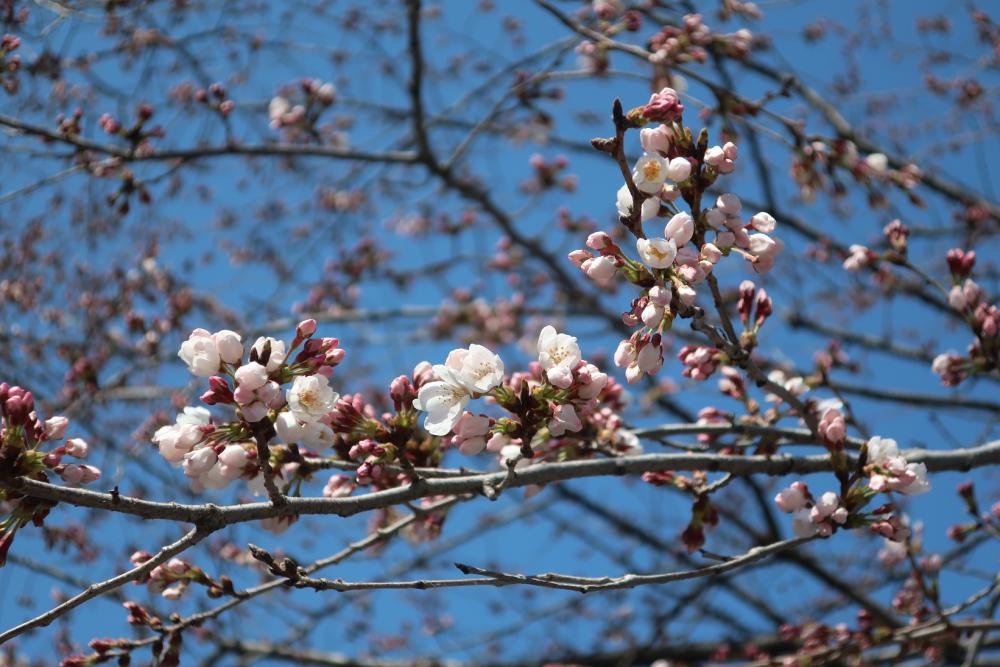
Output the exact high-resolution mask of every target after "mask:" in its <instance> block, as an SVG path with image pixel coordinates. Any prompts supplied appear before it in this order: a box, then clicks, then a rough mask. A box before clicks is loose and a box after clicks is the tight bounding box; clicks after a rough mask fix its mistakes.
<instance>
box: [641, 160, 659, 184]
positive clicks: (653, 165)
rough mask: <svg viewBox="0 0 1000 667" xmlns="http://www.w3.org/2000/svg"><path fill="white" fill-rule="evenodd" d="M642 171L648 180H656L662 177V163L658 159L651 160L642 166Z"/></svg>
mask: <svg viewBox="0 0 1000 667" xmlns="http://www.w3.org/2000/svg"><path fill="white" fill-rule="evenodd" d="M642 173H643V175H644V176H645V177H646V180H647V181H655V180H656V179H657V178H659V177H660V163H659V162H657V161H656V160H650V161H649V162H647V163H646V164H644V165H643V166H642Z"/></svg>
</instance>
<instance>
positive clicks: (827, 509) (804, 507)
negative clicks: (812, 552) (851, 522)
mask: <svg viewBox="0 0 1000 667" xmlns="http://www.w3.org/2000/svg"><path fill="white" fill-rule="evenodd" d="M774 502H775V504H776V505H777V506H778V509H780V510H781V511H782V512H785V513H786V514H791V515H792V530H793V531H794V533H795V536H796V537H812V536H814V535H820V536H822V537H827V536H829V535H832V534H833V531H834V529H835V528H836V527H837V526H842V525H844V524H845V523H847V518H848V516H849V515H850V512H849V511H848V509H847V508H846V507H844V506H843V505H842V502H841V499H840V496H838V495H837V494H836V493H834V492H833V491H827V492H826V493H824V494H823V495H822V496H820V497H819V498H814V497H813V495H812V494H811V493H810V492H809V487H808V486H806V484H805V483H804V482H795V483H793V484H792V485H791V486H789V487H788V488H786V489H784V490H783V491H781V492H780V493H779V494H778V495H777V496H775V497H774Z"/></svg>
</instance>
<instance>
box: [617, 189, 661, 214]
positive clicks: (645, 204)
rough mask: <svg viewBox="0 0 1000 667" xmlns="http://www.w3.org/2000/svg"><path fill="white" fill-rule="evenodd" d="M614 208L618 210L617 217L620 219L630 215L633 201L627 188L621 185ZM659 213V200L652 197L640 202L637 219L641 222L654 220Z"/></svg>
mask: <svg viewBox="0 0 1000 667" xmlns="http://www.w3.org/2000/svg"><path fill="white" fill-rule="evenodd" d="M615 206H616V207H617V209H618V215H619V216H620V217H622V218H627V217H629V216H630V215H632V206H633V199H632V193H631V192H629V190H628V186H627V185H623V186H621V187H620V188H618V196H617V199H616V201H615ZM659 212H660V199H659V198H658V197H656V196H655V195H654V196H652V197H647V198H646V199H643V200H642V210H641V211H640V213H639V219H640V220H641V221H642V222H645V221H646V220H650V219H652V218H655V217H656V215H657V214H658V213H659Z"/></svg>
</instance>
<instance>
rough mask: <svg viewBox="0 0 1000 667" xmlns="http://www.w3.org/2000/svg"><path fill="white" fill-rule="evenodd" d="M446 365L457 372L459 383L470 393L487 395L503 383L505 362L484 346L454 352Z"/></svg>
mask: <svg viewBox="0 0 1000 667" xmlns="http://www.w3.org/2000/svg"><path fill="white" fill-rule="evenodd" d="M445 365H446V366H448V367H449V368H451V369H455V370H456V373H455V375H456V377H457V378H458V380H459V382H460V383H461V384H463V385H464V386H465V387H466V388H467V389H468V390H469V392H470V393H476V394H485V393H486V392H488V391H490V390H491V389H493V388H494V387H498V386H499V385H500V383H501V382H503V361H502V360H501V359H500V355H498V354H494V353H493V351H492V350H490V349H489V348H487V347H483V346H482V345H475V344H473V345H470V346H469V349H468V350H462V349H458V350H452V351H451V353H450V354H449V355H448V360H447V361H446V362H445ZM436 371H437V367H435V372H436ZM438 377H440V375H439V376H438ZM442 379H444V378H442Z"/></svg>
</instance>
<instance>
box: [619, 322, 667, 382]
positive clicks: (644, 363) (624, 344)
mask: <svg viewBox="0 0 1000 667" xmlns="http://www.w3.org/2000/svg"><path fill="white" fill-rule="evenodd" d="M614 360H615V366H617V367H618V368H624V369H625V379H626V380H627V381H628V382H629V383H634V382H638V381H639V380H640V379H641V378H642V376H643V375H655V374H656V373H657V372H658V371H659V370H660V367H661V366H663V337H662V336H661V335H660V334H658V333H655V334H652V335H650V334H648V333H646V334H644V333H642V332H640V331H637V332H635V333H634V334H632V337H631V338H629V339H627V340H623V341H621V342H620V343H619V344H618V349H616V350H615V357H614Z"/></svg>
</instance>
